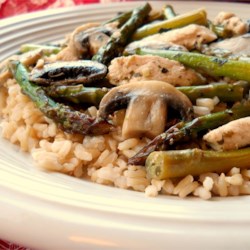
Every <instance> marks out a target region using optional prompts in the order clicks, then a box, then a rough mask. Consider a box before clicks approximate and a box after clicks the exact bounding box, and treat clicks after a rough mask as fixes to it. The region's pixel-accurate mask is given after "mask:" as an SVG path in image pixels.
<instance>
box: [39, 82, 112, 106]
mask: <svg viewBox="0 0 250 250" xmlns="http://www.w3.org/2000/svg"><path fill="white" fill-rule="evenodd" d="M44 90H45V91H46V93H47V94H48V95H49V96H50V97H52V98H59V99H64V100H67V101H70V102H73V103H86V104H92V105H95V106H98V105H99V103H100V101H101V99H102V98H103V96H104V95H105V94H107V93H108V89H107V88H93V87H84V86H83V85H81V84H79V85H70V86H65V85H63V86H57V85H52V86H49V87H46V88H45V89H44Z"/></svg>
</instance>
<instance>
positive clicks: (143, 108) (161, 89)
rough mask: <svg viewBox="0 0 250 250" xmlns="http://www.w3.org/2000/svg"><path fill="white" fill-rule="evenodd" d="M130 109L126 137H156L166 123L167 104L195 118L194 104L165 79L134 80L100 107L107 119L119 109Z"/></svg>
mask: <svg viewBox="0 0 250 250" xmlns="http://www.w3.org/2000/svg"><path fill="white" fill-rule="evenodd" d="M127 106H128V108H127V111H126V115H125V120H124V123H123V127H122V135H123V137H124V138H130V137H140V136H147V137H149V138H154V137H155V136H157V135H159V134H160V133H162V132H163V131H164V129H165V125H166V120H167V118H166V116H167V107H168V106H169V107H171V108H173V109H175V110H178V111H179V112H180V114H181V116H182V118H183V119H186V120H189V119H190V118H191V110H192V103H191V102H190V100H189V99H188V97H187V96H186V95H184V94H182V93H181V92H180V91H178V90H177V89H176V88H175V87H173V86H172V85H170V84H168V83H166V82H162V81H142V82H131V83H128V84H126V85H121V86H118V87H115V88H113V89H112V90H111V91H109V92H108V94H106V95H105V96H104V97H103V99H102V101H101V103H100V106H99V117H101V118H104V119H107V118H108V116H109V114H111V113H113V112H114V111H116V110H119V109H123V108H126V107H127Z"/></svg>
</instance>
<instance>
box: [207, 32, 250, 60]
mask: <svg viewBox="0 0 250 250" xmlns="http://www.w3.org/2000/svg"><path fill="white" fill-rule="evenodd" d="M210 48H212V49H215V48H216V49H217V48H218V49H222V50H226V51H228V52H230V53H232V54H236V55H239V56H250V35H248V34H245V35H243V36H237V37H232V38H229V39H225V40H223V41H221V42H218V43H213V44H211V45H210Z"/></svg>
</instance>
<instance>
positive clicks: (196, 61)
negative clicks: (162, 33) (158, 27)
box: [136, 48, 250, 82]
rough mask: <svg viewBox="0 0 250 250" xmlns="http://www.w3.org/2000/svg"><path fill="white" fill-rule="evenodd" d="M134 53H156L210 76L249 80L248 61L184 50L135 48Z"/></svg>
mask: <svg viewBox="0 0 250 250" xmlns="http://www.w3.org/2000/svg"><path fill="white" fill-rule="evenodd" d="M136 54H139V55H157V56H161V57H164V58H168V59H171V60H175V61H178V62H180V63H183V64H184V65H186V66H188V67H190V68H194V69H196V70H201V71H203V72H205V73H207V74H208V75H211V76H227V77H230V78H233V79H236V80H245V81H248V82H249V81H250V62H249V61H241V60H230V59H225V58H219V57H215V56H207V55H203V54H199V53H191V52H186V51H170V50H157V49H147V48H139V49H137V50H136Z"/></svg>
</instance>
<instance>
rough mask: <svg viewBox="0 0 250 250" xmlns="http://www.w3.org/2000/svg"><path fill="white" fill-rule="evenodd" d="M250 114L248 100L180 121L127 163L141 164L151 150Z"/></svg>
mask: <svg viewBox="0 0 250 250" xmlns="http://www.w3.org/2000/svg"><path fill="white" fill-rule="evenodd" d="M246 116H250V101H249V100H248V101H243V102H242V103H237V104H235V105H234V106H233V107H232V109H227V110H225V111H221V112H217V113H212V114H208V115H204V116H200V117H197V118H195V119H194V120H192V121H190V122H186V123H184V122H180V123H178V124H177V125H175V126H173V127H171V128H169V129H168V130H167V131H166V132H164V133H162V134H160V135H158V136H157V137H156V138H155V139H154V140H152V141H151V142H150V143H149V144H148V145H146V146H145V147H144V148H142V149H141V150H140V151H139V152H138V153H137V154H136V155H135V156H133V157H132V158H130V159H129V164H135V165H143V164H144V163H145V160H146V158H147V156H148V155H149V154H150V153H152V152H153V151H159V150H165V149H167V148H168V147H169V146H170V145H173V144H175V143H176V142H179V141H183V140H188V139H190V138H196V137H197V134H198V133H200V132H206V131H207V130H209V129H214V128H217V127H219V126H221V125H223V124H226V123H228V122H230V121H233V120H236V119H239V118H242V117H246Z"/></svg>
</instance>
